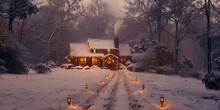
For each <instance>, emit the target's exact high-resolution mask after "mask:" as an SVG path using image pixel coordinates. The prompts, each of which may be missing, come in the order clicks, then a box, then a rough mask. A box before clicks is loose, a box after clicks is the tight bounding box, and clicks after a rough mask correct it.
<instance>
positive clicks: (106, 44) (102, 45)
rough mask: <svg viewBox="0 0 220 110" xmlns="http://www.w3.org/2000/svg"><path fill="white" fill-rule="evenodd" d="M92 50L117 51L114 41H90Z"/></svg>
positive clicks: (90, 39)
mask: <svg viewBox="0 0 220 110" xmlns="http://www.w3.org/2000/svg"><path fill="white" fill-rule="evenodd" d="M88 43H89V47H90V49H115V44H114V40H108V39H92V38H89V39H88Z"/></svg>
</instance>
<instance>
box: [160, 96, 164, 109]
mask: <svg viewBox="0 0 220 110" xmlns="http://www.w3.org/2000/svg"><path fill="white" fill-rule="evenodd" d="M163 103H164V97H163V96H161V97H160V106H161V107H163Z"/></svg>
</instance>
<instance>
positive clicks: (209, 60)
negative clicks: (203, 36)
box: [205, 0, 212, 73]
mask: <svg viewBox="0 0 220 110" xmlns="http://www.w3.org/2000/svg"><path fill="white" fill-rule="evenodd" d="M210 3H211V1H210V0H205V11H206V18H207V46H208V47H207V49H208V53H207V55H208V73H211V71H212V64H211V51H212V50H211V36H210Z"/></svg>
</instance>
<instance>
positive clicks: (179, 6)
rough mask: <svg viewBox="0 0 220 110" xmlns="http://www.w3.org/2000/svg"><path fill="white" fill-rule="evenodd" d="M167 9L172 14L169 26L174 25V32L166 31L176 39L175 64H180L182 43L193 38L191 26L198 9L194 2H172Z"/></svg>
mask: <svg viewBox="0 0 220 110" xmlns="http://www.w3.org/2000/svg"><path fill="white" fill-rule="evenodd" d="M167 8H168V10H170V13H171V14H170V15H171V16H170V19H169V22H170V23H169V24H171V26H172V24H173V25H174V32H172V31H170V30H168V29H165V31H166V32H167V33H169V35H170V36H171V37H172V38H173V39H174V42H175V43H174V44H175V46H174V47H175V62H176V64H178V59H179V47H180V42H181V41H182V40H183V39H185V38H187V37H191V36H192V32H191V30H190V26H191V19H192V16H193V15H194V14H195V12H196V11H195V9H196V7H195V6H194V4H193V1H192V0H172V2H170V4H169V6H168V7H167ZM173 33H174V34H173Z"/></svg>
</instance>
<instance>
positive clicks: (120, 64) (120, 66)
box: [118, 63, 127, 69]
mask: <svg viewBox="0 0 220 110" xmlns="http://www.w3.org/2000/svg"><path fill="white" fill-rule="evenodd" d="M118 65H119V69H126V68H127V66H125V65H123V64H122V63H119V64H118Z"/></svg>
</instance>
